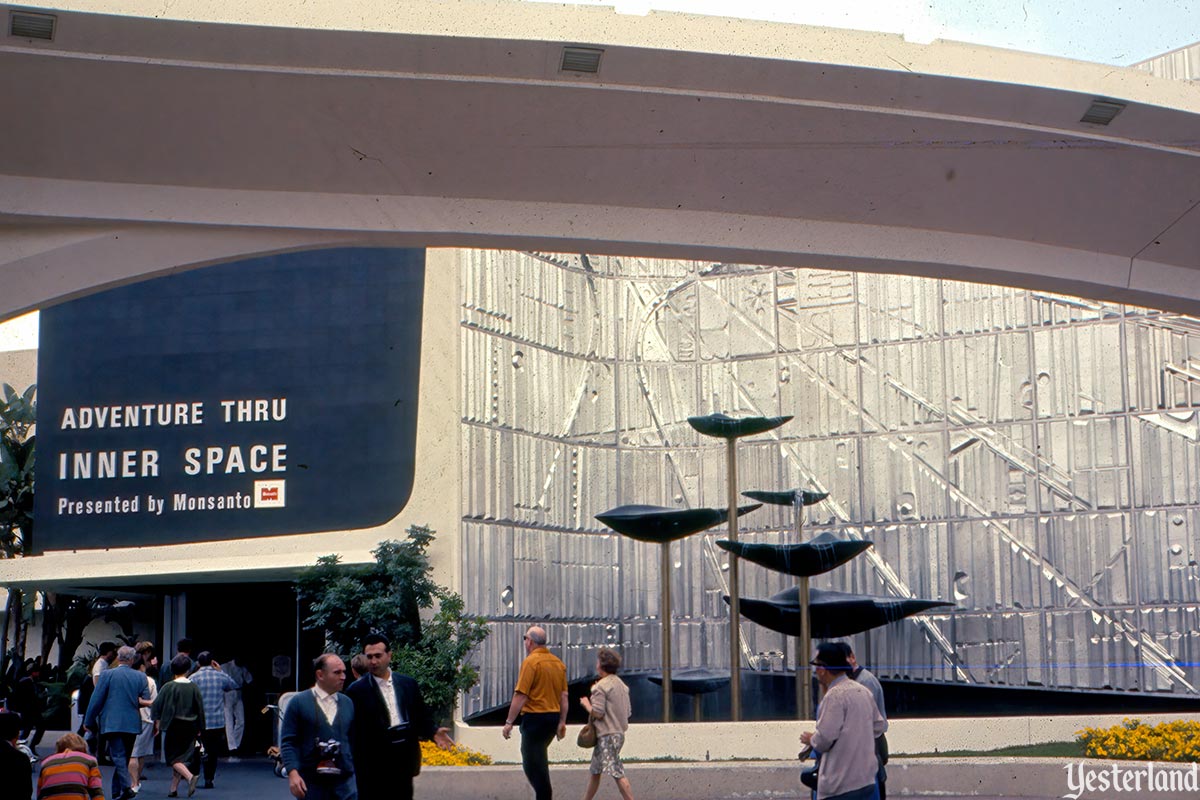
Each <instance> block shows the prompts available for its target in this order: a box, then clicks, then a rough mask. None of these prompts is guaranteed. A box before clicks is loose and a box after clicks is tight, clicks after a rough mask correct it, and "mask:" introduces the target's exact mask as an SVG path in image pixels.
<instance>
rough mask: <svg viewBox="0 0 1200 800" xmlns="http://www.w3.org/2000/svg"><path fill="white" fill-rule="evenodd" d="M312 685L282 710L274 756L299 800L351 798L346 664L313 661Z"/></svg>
mask: <svg viewBox="0 0 1200 800" xmlns="http://www.w3.org/2000/svg"><path fill="white" fill-rule="evenodd" d="M313 670H314V671H315V672H316V676H317V682H316V685H315V686H313V687H312V689H311V690H309V691H307V692H300V693H299V694H297V695H295V696H294V697H292V699H291V701H290V702H289V703H288V704H287V709H286V710H285V711H284V712H283V724H282V726H281V727H280V735H279V754H280V758H281V759H282V760H283V768H284V770H285V773H286V774H287V779H288V790H289V791H291V793H292V797H295V798H298V800H356V798H357V797H358V791H357V788H356V786H355V781H354V756H353V753H352V752H351V748H350V731H351V726H352V725H353V724H354V703H353V702H352V701H351V700H350V698H349V697H347V696H345V695H343V694H340V692H341V689H342V685H343V684H344V683H345V682H346V663H345V662H344V661H342V659H340V658H338V657H337V656H335V655H333V654H332V653H324V654H322V655H319V656H317V657H316V658H315V659H314V660H313Z"/></svg>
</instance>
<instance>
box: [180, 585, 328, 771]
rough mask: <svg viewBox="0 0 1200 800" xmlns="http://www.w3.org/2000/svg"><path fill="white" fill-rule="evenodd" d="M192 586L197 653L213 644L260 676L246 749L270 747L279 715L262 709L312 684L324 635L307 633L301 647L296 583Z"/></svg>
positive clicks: (219, 653) (247, 695) (189, 627)
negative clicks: (312, 668) (312, 666)
mask: <svg viewBox="0 0 1200 800" xmlns="http://www.w3.org/2000/svg"><path fill="white" fill-rule="evenodd" d="M186 591H187V612H186V613H187V621H186V625H185V632H186V635H187V636H188V638H190V639H191V640H192V641H193V642H194V643H195V646H196V653H199V652H201V651H203V650H211V651H212V653H213V657H214V658H216V660H217V662H218V663H223V662H226V661H228V660H229V659H231V658H236V659H237V662H238V663H239V664H240V665H242V666H244V667H246V669H248V670H250V674H251V675H252V676H253V678H254V680H253V682H252V683H251V684H250V685H249V686H248V687H247V688H246V690H245V692H244V698H243V702H244V704H245V718H246V728H245V735H244V736H243V739H242V748H241V749H242V750H243V751H247V752H264V751H265V750H266V748H267V747H268V745H270V744H271V742H272V724H273V717H272V715H271V714H264V713H262V710H263V708H264V707H265V706H266V705H267V704H268V703H273V702H274V701H275V699H276V698H277V697H278V695H280V694H282V693H284V692H292V691H296V689H297V688H301V689H303V688H306V687H307V686H309V685H311V684H312V676H311V675H310V674H309V670H308V669H307V668H306V664H307V663H308V662H309V661H310V660H311V659H312V658H313V657H314V656H315V655H317V653H319V652H320V651H321V646H322V641H321V637H320V635H319V634H317V633H301V634H300V637H299V649H298V650H297V633H298V630H297V628H298V626H297V616H296V595H295V592H294V591H293V589H292V584H291V583H282V582H279V583H227V584H206V585H195V586H189V587H187V590H186ZM174 644H175V643H174V642H172V643H171V646H172V647H174ZM172 652H174V651H172ZM297 655H298V658H299V668H297Z"/></svg>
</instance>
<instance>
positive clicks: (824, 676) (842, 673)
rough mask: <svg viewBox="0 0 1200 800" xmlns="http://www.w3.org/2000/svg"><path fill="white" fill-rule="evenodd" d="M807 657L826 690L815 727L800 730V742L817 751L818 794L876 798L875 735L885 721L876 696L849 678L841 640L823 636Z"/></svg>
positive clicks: (835, 799) (833, 799)
mask: <svg viewBox="0 0 1200 800" xmlns="http://www.w3.org/2000/svg"><path fill="white" fill-rule="evenodd" d="M809 663H810V664H812V665H813V666H814V667H816V669H815V670H814V672H815V673H816V676H817V681H818V682H819V683H820V684H821V688H822V689H824V690H825V695H824V697H822V698H821V708H820V710H819V711H818V712H817V729H816V731H815V732H814V731H805V732H804V733H801V734H800V741H801V742H802V743H803V744H805V745H809V746H811V747H812V748H813V749H814V750H816V751H818V752H819V753H821V761H820V766H819V767H818V770H817V775H816V781H817V786H816V789H817V800H879V789H878V787H877V786H876V784H875V777H876V772H877V770H878V763H879V762H878V760H877V758H876V756H875V737H876V736H879V735H880V734H881V733H883V730H884V728H885V726H886V723H885V722H884V720H883V715H881V714H880V713H879V709H878V708H876V706H875V698H874V697H872V696H871V692H870V690H869V689H867V688H866V687H865V686H863V685H862V684H861V683H857V682H855V681H853V680H851V679H850V676H849V672H850V662H849V661H848V660H847V659H846V650H845V649H844V648H843V646H842V645H841V644H838V643H836V642H821V643H820V644H818V645H817V654H816V657H815V658H814V659H813V660H812V661H810V662H809ZM834 745H836V747H835V746H834Z"/></svg>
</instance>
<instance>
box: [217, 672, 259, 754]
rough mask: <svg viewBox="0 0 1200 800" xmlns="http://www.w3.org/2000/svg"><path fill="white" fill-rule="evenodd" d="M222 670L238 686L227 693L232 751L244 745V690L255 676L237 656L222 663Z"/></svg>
mask: <svg viewBox="0 0 1200 800" xmlns="http://www.w3.org/2000/svg"><path fill="white" fill-rule="evenodd" d="M221 671H222V672H224V673H225V674H226V675H228V676H229V679H230V680H231V681H233V684H234V686H236V687H237V688H236V689H234V690H233V691H232V692H226V693H225V740H226V741H227V742H228V743H229V751H230V752H231V753H232V752H235V751H236V750H237V749H238V748H240V747H241V746H242V735H243V733H244V732H245V730H246V707H245V702H244V699H243V697H242V690H243V689H245V688H246V686H247V685H249V684H250V683H253V682H254V677H253V676H252V675H251V674H250V670H248V669H246V668H245V667H243V666H242V665H241V664H239V663H238V661H237V659H236V658H230V659H229V660H228V661H226V662H225V663H224V664H222V665H221Z"/></svg>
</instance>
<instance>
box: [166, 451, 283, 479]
mask: <svg viewBox="0 0 1200 800" xmlns="http://www.w3.org/2000/svg"><path fill="white" fill-rule="evenodd" d="M247 468H248V470H247ZM183 471H184V473H185V474H187V475H200V474H204V475H216V474H222V475H237V474H245V473H246V472H247V471H249V472H256V473H261V472H287V445H286V444H272V445H265V444H255V445H251V446H250V447H249V448H247V449H246V451H245V453H243V449H242V447H241V446H240V445H232V446H230V447H215V446H214V447H203V448H201V447H189V448H188V449H187V450H185V451H183Z"/></svg>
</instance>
